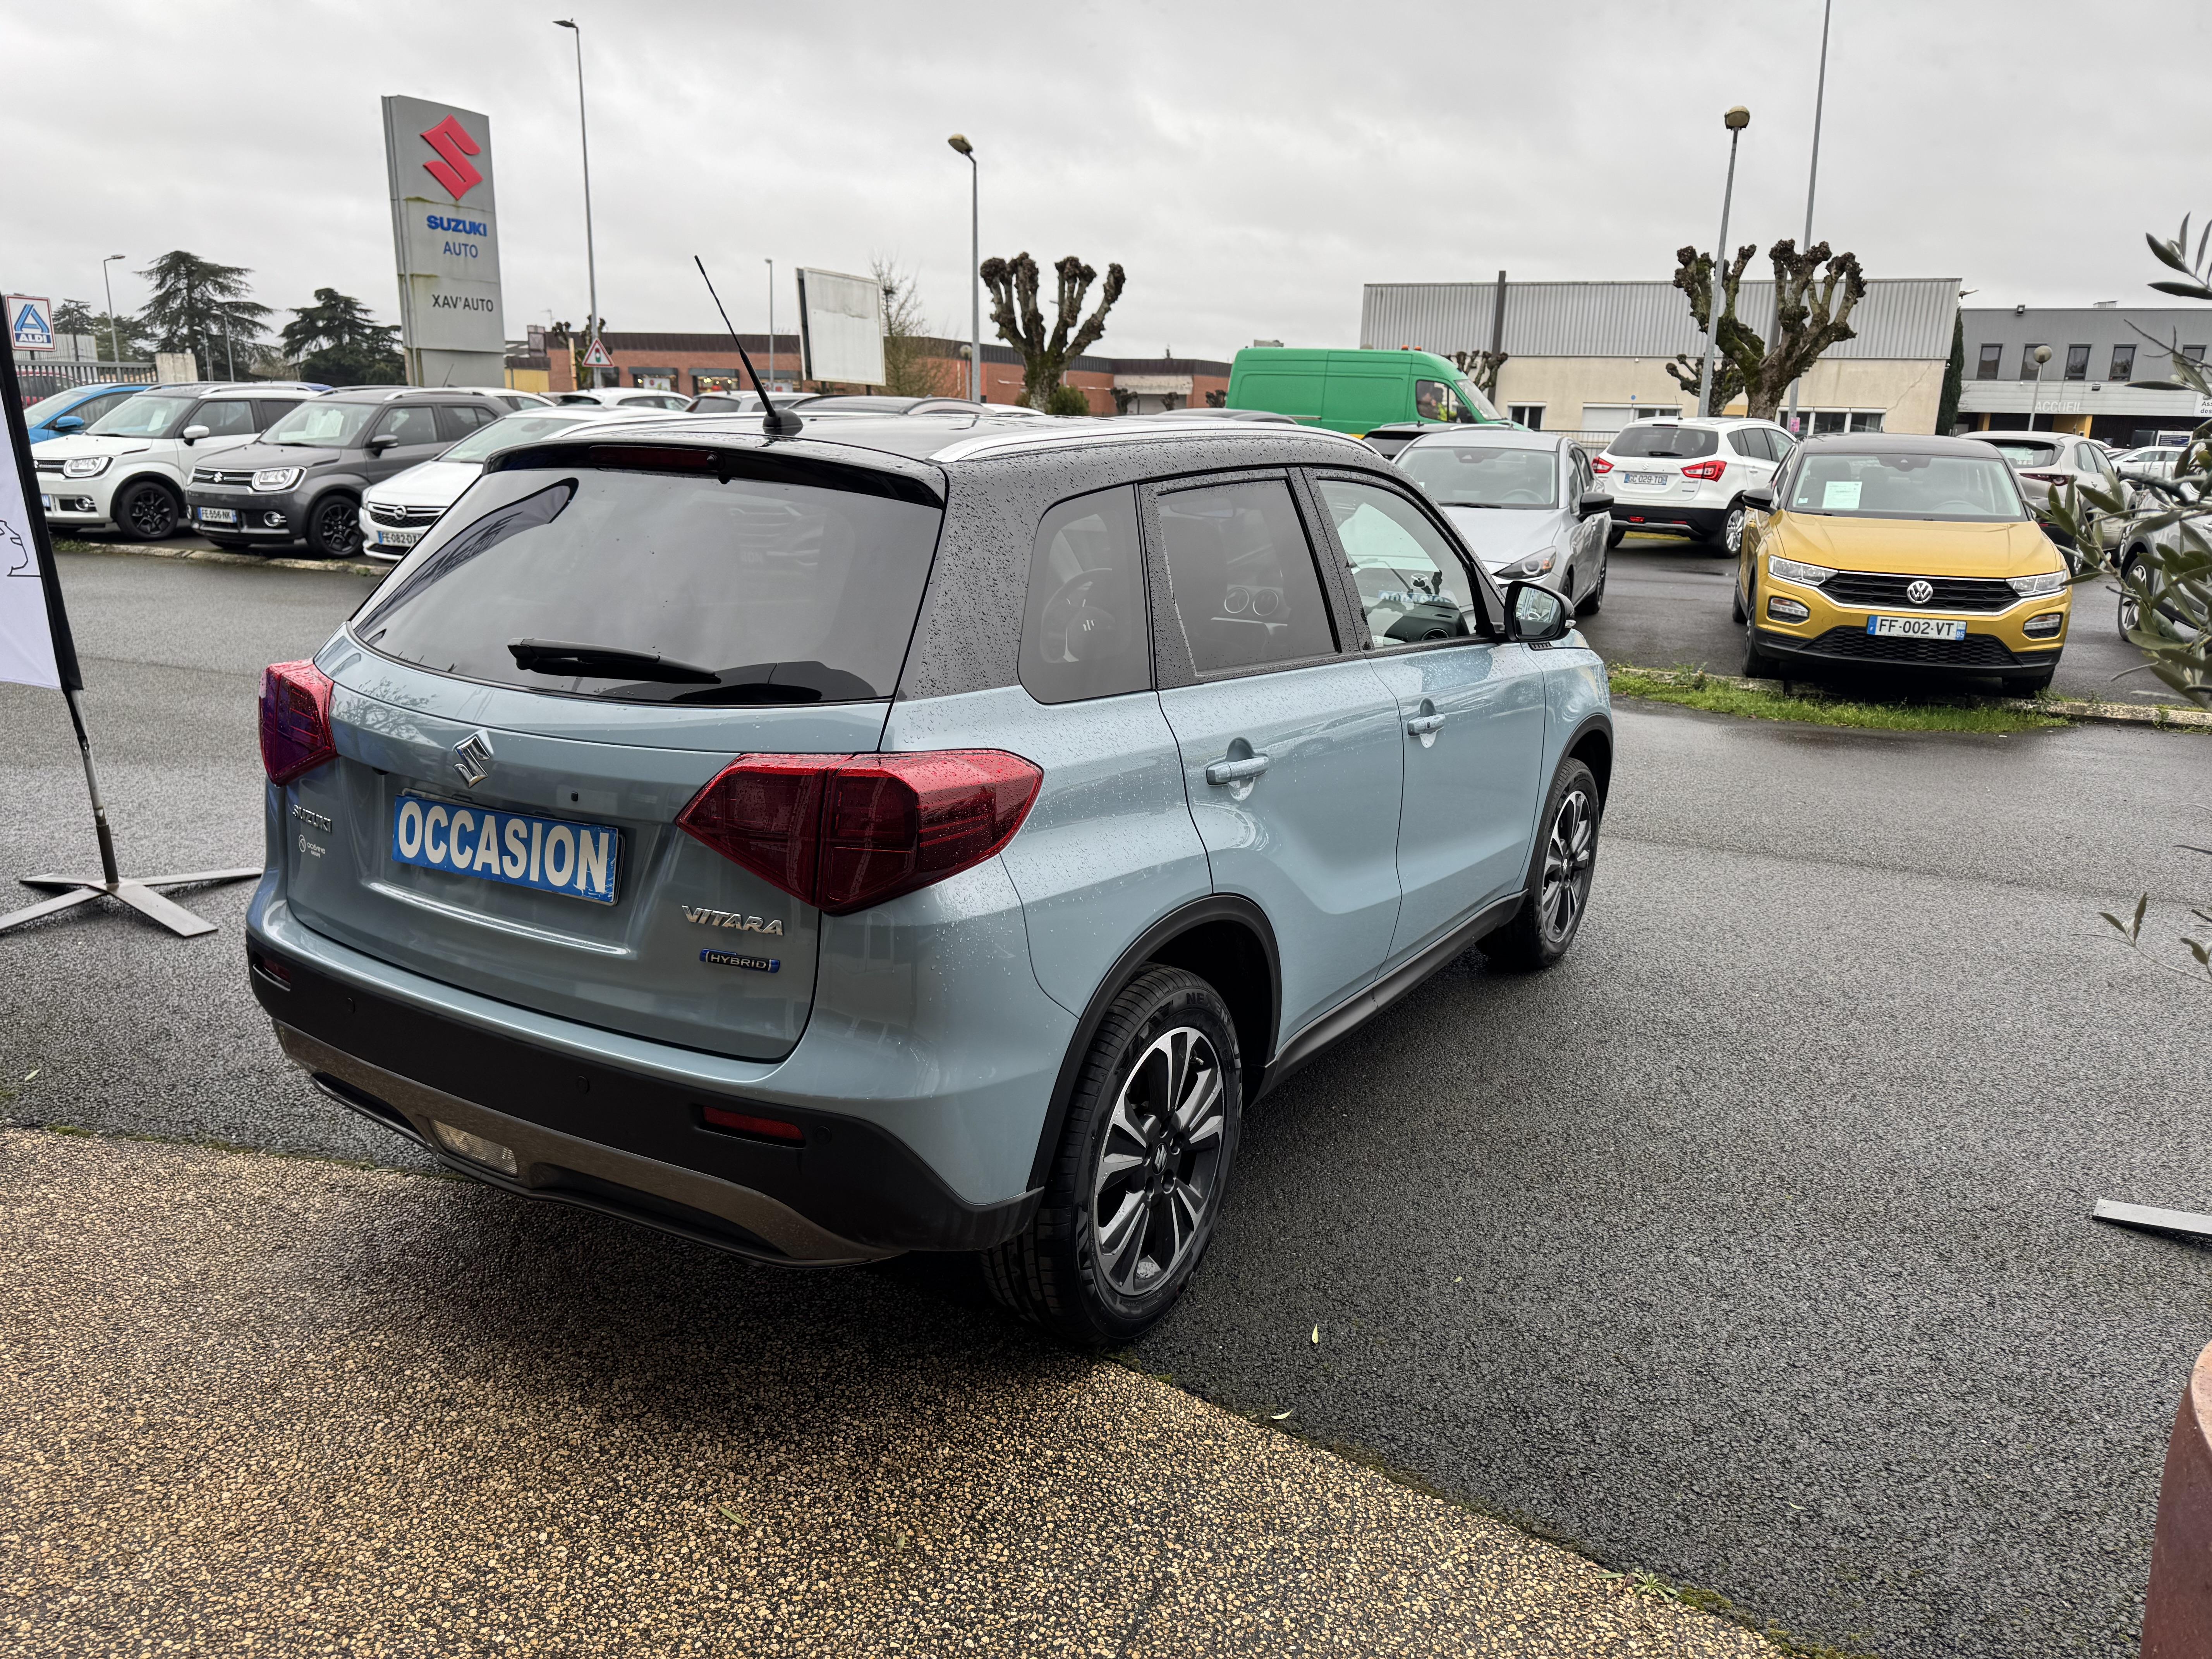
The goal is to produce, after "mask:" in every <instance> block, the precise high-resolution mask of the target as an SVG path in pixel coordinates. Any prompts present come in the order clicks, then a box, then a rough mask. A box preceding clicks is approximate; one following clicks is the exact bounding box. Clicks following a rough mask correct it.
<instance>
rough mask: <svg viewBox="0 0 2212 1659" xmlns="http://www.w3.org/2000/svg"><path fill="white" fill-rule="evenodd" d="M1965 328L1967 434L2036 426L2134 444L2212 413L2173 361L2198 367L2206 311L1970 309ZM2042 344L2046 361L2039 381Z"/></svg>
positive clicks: (2208, 323)
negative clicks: (2175, 371) (2178, 358)
mask: <svg viewBox="0 0 2212 1659" xmlns="http://www.w3.org/2000/svg"><path fill="white" fill-rule="evenodd" d="M2208 343H2212V307H2204V306H2120V305H2118V304H2106V305H2096V306H2068V307H2058V306H2010V307H2002V308H1999V307H1989V308H1987V309H1984V308H1983V307H1972V308H1970V309H1969V310H1968V311H1967V312H1966V386H1965V389H1964V391H1963V392H1962V393H1961V395H1960V398H1959V418H1960V422H1961V423H1962V424H1963V425H1964V426H1966V428H1967V429H1969V430H1971V431H1984V430H1990V429H1998V430H2002V428H2007V427H2011V428H2015V429H2017V428H2021V427H2026V426H2029V425H2033V426H2036V427H2039V428H2043V429H2044V430H2045V431H2049V430H2051V428H2057V430H2059V431H2061V432H2079V433H2082V434H2085V435H2087V436H2089V437H2092V438H2100V439H2102V440H2103V441H2105V442H2106V443H2111V444H2122V445H2133V444H2143V443H2149V442H2151V441H2153V440H2154V439H2155V438H2156V437H2157V435H2159V434H2160V433H2161V432H2176V431H2179V432H2186V431H2188V430H2190V429H2191V428H2193V427H2194V426H2195V425H2196V424H2197V422H2199V421H2201V420H2203V418H2204V417H2205V416H2208V415H2212V399H2206V398H2199V397H2198V396H2197V394H2196V393H2195V392H2191V390H2189V388H2188V387H2186V386H2183V385H2181V384H2180V383H2179V381H2177V380H2174V379H2173V368H2172V361H2173V359H2174V358H2175V357H2176V356H2183V357H2186V358H2188V359H2190V360H2191V362H2197V363H2202V362H2203V361H2204V349H2205V346H2206V345H2207V344H2208ZM2039 345H2047V346H2049V347H2050V348H2051V360H2050V362H2047V363H2045V364H2044V365H2043V366H2042V369H2041V373H2040V375H2039V374H2038V371H2037V367H2036V362H2035V349H2036V347H2038V346H2039Z"/></svg>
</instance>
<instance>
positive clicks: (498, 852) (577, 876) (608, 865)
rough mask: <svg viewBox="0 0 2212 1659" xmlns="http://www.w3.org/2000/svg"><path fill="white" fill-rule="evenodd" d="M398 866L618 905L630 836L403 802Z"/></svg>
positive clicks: (396, 811) (417, 800) (398, 810)
mask: <svg viewBox="0 0 2212 1659" xmlns="http://www.w3.org/2000/svg"><path fill="white" fill-rule="evenodd" d="M392 861H393V862H394V863H396V864H413V865H419V866H422V868H423V869H425V870H446V871H450V872H455V873H458V874H460V875H465V876H475V877H477V878H480V879H482V880H484V881H496V882H500V883H501V884H505V885H507V886H509V887H534V888H536V889H537V890H538V891H539V892H541V893H561V894H564V895H566V896H568V897H569V898H580V899H589V900H591V901H592V902H593V903H594V904H612V903H613V902H615V893H616V890H617V881H618V880H619V878H620V877H621V874H622V869H621V865H622V831H621V830H619V829H615V828H613V827H612V826H611V825H609V824H604V823H567V822H565V821H564V820H562V819H560V818H541V817H532V816H531V815H530V814H528V813H526V812H501V811H495V810H494V809H492V808H490V807H488V806H469V805H462V804H460V803H459V802H456V801H450V800H432V799H428V797H426V796H422V795H402V796H401V797H400V798H399V801H398V805H396V806H394V807H393V808H392Z"/></svg>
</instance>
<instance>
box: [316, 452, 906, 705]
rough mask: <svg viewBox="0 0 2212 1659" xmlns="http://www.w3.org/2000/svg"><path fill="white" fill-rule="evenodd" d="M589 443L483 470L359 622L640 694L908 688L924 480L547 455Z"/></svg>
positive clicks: (544, 681) (816, 697) (743, 698)
mask: <svg viewBox="0 0 2212 1659" xmlns="http://www.w3.org/2000/svg"><path fill="white" fill-rule="evenodd" d="M571 453H572V452H568V451H567V450H562V451H559V452H553V453H551V454H550V456H549V457H547V458H542V459H541V458H539V457H535V456H533V457H531V458H528V459H530V460H531V461H532V465H529V466H528V467H526V468H522V469H519V470H509V471H498V472H494V473H491V474H489V475H488V476H487V477H483V478H480V479H479V480H477V483H475V484H474V485H472V486H471V488H470V490H469V492H468V494H466V495H463V496H462V497H461V499H460V500H459V501H457V502H455V503H454V505H453V507H452V508H451V509H450V510H449V511H448V512H447V514H446V523H447V524H449V525H451V526H453V528H452V529H451V530H447V529H446V528H444V527H443V526H441V529H440V530H439V532H436V533H435V536H434V537H432V538H428V539H426V540H425V541H424V542H423V543H422V545H421V546H419V547H418V548H416V550H415V551H414V552H413V553H411V554H410V555H409V556H408V557H407V559H406V561H405V562H404V563H402V564H401V565H400V566H399V568H398V569H396V570H395V571H393V572H392V574H391V576H389V577H388V578H387V579H386V581H385V585H384V586H383V587H382V588H381V589H380V591H379V593H378V595H377V598H376V599H374V601H373V602H372V605H371V607H370V609H369V610H368V611H367V612H366V613H365V614H364V615H362V617H359V618H357V619H356V622H355V623H354V624H353V633H354V636H355V637H356V639H358V640H359V641H361V643H362V644H363V645H365V646H368V647H369V648H371V649H372V650H374V651H378V652H381V653H383V654H385V655H386V656H388V657H394V658H397V659H398V660H400V661H402V662H408V663H414V664H416V665H419V666H421V667H424V668H428V669H432V670H434V671H437V672H440V673H447V674H455V675H459V676H460V677H462V678H465V679H472V680H484V681H489V682H490V683H492V684H497V685H514V686H522V687H526V688H527V689H529V690H533V691H552V692H559V693H563V694H566V695H568V696H580V697H599V698H606V699H610V700H612V701H615V702H661V703H702V704H717V703H719V704H742V703H813V702H857V701H862V700H866V699H871V698H877V697H888V696H890V694H891V691H892V689H893V687H894V686H895V685H896V684H897V680H898V673H899V665H900V664H901V663H902V661H903V660H904V659H905V656H906V647H907V641H908V638H909V637H910V636H911V635H912V634H913V632H914V623H915V614H916V613H917V612H918V611H920V609H921V591H922V586H923V584H924V583H925V581H927V578H928V575H929V564H930V559H931V556H932V555H933V551H934V550H935V548H936V545H937V532H938V526H939V522H940V521H941V520H942V519H943V516H944V513H943V510H942V509H941V508H940V507H938V506H937V505H936V504H935V503H934V502H932V501H925V500H924V499H923V498H922V497H923V492H922V491H921V489H920V487H919V486H915V485H911V484H908V483H907V481H905V480H904V479H901V478H896V477H890V475H885V474H874V473H864V472H858V471H848V470H846V469H836V468H827V467H822V466H810V465H806V464H805V463H803V462H800V463H796V464H793V463H782V464H779V463H775V462H765V461H763V460H760V459H757V458H753V457H750V456H745V455H738V456H729V455H725V456H724V457H722V458H721V459H722V460H723V463H724V464H725V465H741V466H744V467H746V468H748V469H749V470H750V471H753V472H754V473H756V474H757V475H758V476H751V477H746V476H733V477H730V478H728V479H727V480H726V482H725V481H720V480H718V479H717V478H716V477H714V476H712V475H708V476H704V477H702V476H699V475H698V474H696V473H689V474H686V473H678V472H645V471H600V470H595V469H593V468H592V467H591V466H588V465H581V466H579V465H554V466H548V465H544V464H543V459H561V458H563V457H568V456H569V455H570V454H571ZM591 453H594V452H592V451H589V450H580V451H577V452H574V454H576V455H580V456H587V455H589V454H591ZM596 453H601V454H604V453H605V452H604V451H599V452H596ZM674 453H677V454H678V456H679V457H681V456H684V455H686V454H689V455H691V456H695V457H696V456H697V455H698V454H699V453H700V452H674ZM844 477H850V478H852V479H853V480H854V486H855V487H854V488H841V487H838V484H837V481H838V480H840V479H842V478H844ZM872 491H880V492H881V493H869V492H872ZM556 647H558V648H556Z"/></svg>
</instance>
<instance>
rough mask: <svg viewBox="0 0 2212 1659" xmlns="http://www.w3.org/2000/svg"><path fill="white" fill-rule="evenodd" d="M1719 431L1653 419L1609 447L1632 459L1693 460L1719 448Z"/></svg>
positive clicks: (1611, 450) (1608, 451)
mask: <svg viewBox="0 0 2212 1659" xmlns="http://www.w3.org/2000/svg"><path fill="white" fill-rule="evenodd" d="M1720 444H1721V439H1720V434H1719V433H1717V432H1714V431H1711V430H1710V429H1709V428H1705V427H1701V426H1671V425H1662V424H1661V423H1660V422H1656V421H1652V422H1648V423H1645V424H1642V425H1638V426H1632V427H1630V428H1628V429H1627V430H1626V431H1625V432H1623V433H1622V434H1621V435H1620V436H1619V437H1617V438H1615V439H1614V440H1613V441H1612V442H1611V443H1609V444H1607V446H1606V449H1607V453H1611V454H1614V455H1625V456H1626V457H1628V458H1629V459H1631V460H1643V459H1650V460H1655V461H1693V460H1695V459H1697V458H1698V457H1699V456H1700V455H1710V454H1711V453H1713V452H1714V451H1715V450H1717V449H1718V448H1719V447H1720Z"/></svg>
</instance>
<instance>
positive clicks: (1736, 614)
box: [1729, 581, 1751, 626]
mask: <svg viewBox="0 0 2212 1659" xmlns="http://www.w3.org/2000/svg"><path fill="white" fill-rule="evenodd" d="M1729 619H1730V620H1731V621H1734V622H1739V623H1744V624H1746V625H1747V626H1748V625H1749V623H1750V622H1751V617H1750V615H1749V613H1748V612H1747V611H1745V610H1744V608H1743V589H1741V587H1738V586H1736V585H1735V582H1734V581H1730V582H1729Z"/></svg>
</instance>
